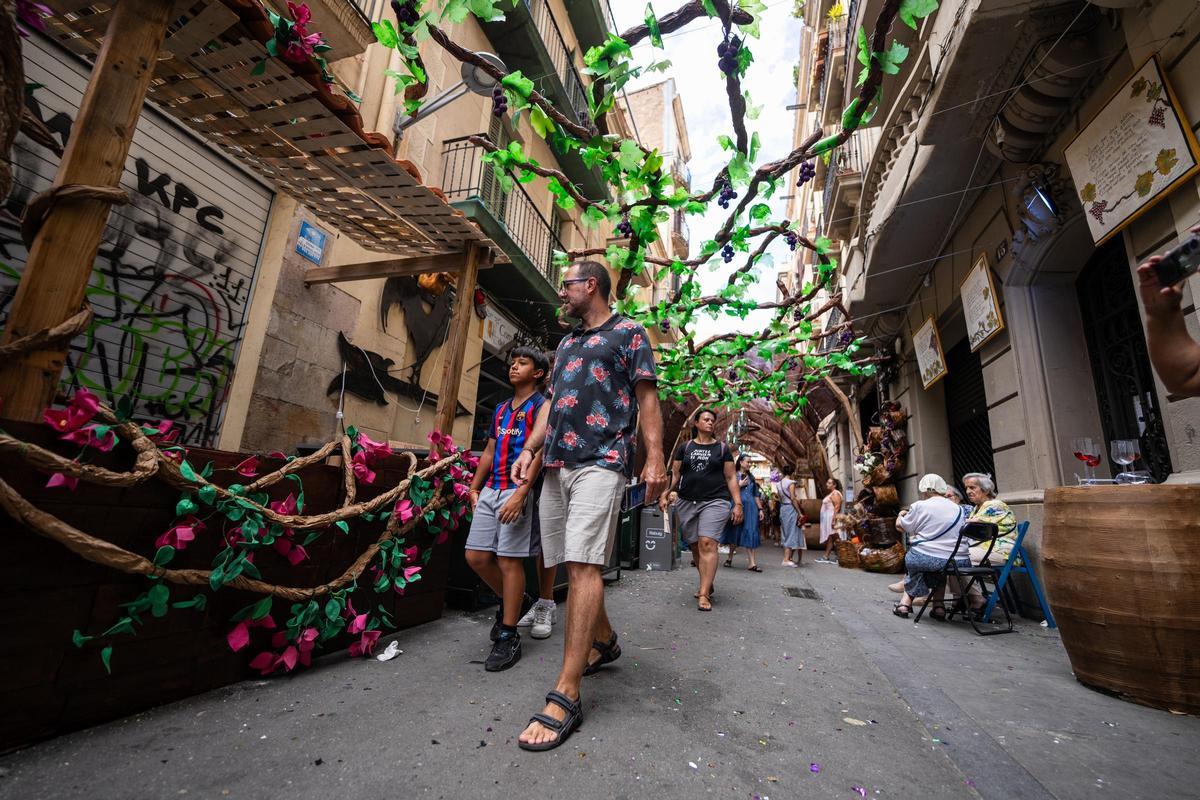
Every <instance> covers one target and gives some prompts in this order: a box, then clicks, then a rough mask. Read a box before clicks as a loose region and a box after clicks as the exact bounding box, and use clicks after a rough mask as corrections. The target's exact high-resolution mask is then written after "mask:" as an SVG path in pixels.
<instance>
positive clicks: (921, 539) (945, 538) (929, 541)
mask: <svg viewBox="0 0 1200 800" xmlns="http://www.w3.org/2000/svg"><path fill="white" fill-rule="evenodd" d="M917 488H918V489H919V490H920V492H921V499H920V500H918V501H917V502H915V503H913V504H912V506H911V507H910V508H909V509H908V510H907V511H906V512H904V513H903V514H902V515H901V516H900V517H899V518H898V519H897V520H896V527H897V528H900V529H901V530H902V531H904V532H905V533H907V534H908V552H907V553H905V554H904V592H903V594H902V595H901V597H900V602H898V603H896V605H895V606H893V607H892V613H893V614H895V615H896V616H897V617H905V618H907V617H908V615H909V614H911V613H912V604H913V598H917V597H926V596H927V595H929V593H930V590H929V585H928V584H927V583H926V573H928V572H939V571H941V569H942V567H943V566H945V564H946V560H947V559H949V558H954V559H955V561H956V562H957V563H959V564H960V565H961V566H964V567H965V566H968V565H969V564H968V560H967V554H966V553H965V552H959V551H957V550H956V548H957V546H958V531H959V529H960V528H961V527H962V526H963V524H964V523H965V522H966V521H967V514H966V510H965V509H963V508H962V507H961V506H959V505H958V504H957V503H955V502H954V501H952V500H948V499H946V496H945V495H946V489H947V487H946V482H945V481H944V480H942V478H941V476H939V475H932V474H930V475H925V476H924V477H922V478H921V482H920V483H919V484H918V485H917ZM945 591H946V587H945V584H943V585H942V586H940V587H939V588H938V591H937V593H936V596H935V597H932V598H930V600H929V601H928V602H929V603H930V606H931V610H930V612H929V614H930V616H932V617H933V618H934V619H938V620H944V619H945V618H946V607H945V604H944V602H943V598H944V596H945Z"/></svg>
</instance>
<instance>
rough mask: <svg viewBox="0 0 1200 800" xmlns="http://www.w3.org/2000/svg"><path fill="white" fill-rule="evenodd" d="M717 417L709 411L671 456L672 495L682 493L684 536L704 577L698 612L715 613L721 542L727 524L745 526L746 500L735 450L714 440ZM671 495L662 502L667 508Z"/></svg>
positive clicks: (680, 512)
mask: <svg viewBox="0 0 1200 800" xmlns="http://www.w3.org/2000/svg"><path fill="white" fill-rule="evenodd" d="M716 424H717V414H716V412H714V411H710V410H709V409H704V410H702V411H700V412H699V413H698V414H696V424H695V426H694V427H693V428H692V438H691V440H690V441H687V442H684V443H683V444H681V445H679V447H678V448H676V450H675V452H674V454H672V456H671V475H672V478H671V490H672V491H676V490H677V491H678V492H679V501H678V502H677V503H676V504H675V514H676V518H677V519H678V520H679V534H680V536H681V537H682V538H683V541H684V542H686V543H687V545H688V546H689V547H690V548H691V550H692V563H693V564H695V565H696V569H697V570H698V571H699V573H700V588H699V590H697V592H696V607H697V608H698V609H700V610H701V611H712V591H713V578H714V577H715V576H716V573H717V542H718V541H719V540H720V539H721V535H722V533H723V532H724V531H725V526H726V523H729V522H731V521H732V522H733V524H734V525H737V524H738V523H740V522H741V521H742V495H741V490H740V488H739V486H738V482H737V475H736V474H735V472H734V466H733V454H732V453H731V452H730V451H729V446H728V445H726V444H725V443H724V442H720V441H717V440H716V439H715V438H714V437H713V428H714V427H715V426H716ZM669 494H670V492H665V493H664V494H663V496H662V498H661V499H660V500H659V503H660V505H662V507H663V508H664V509H665V508H666V503H667V497H668V496H669Z"/></svg>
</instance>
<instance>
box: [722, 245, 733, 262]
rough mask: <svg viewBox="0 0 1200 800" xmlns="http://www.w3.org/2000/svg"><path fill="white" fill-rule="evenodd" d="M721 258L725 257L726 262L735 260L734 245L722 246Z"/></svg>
mask: <svg viewBox="0 0 1200 800" xmlns="http://www.w3.org/2000/svg"><path fill="white" fill-rule="evenodd" d="M721 258H723V259H725V263H726V264H728V263H729V262H730V261H733V245H731V244H727V245H725V246H724V247H722V248H721Z"/></svg>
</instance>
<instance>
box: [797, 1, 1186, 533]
mask: <svg viewBox="0 0 1200 800" xmlns="http://www.w3.org/2000/svg"><path fill="white" fill-rule="evenodd" d="M1109 5H1123V6H1126V7H1113V8H1109V7H1106V6H1109ZM831 6H832V4H831V3H829V2H822V3H819V4H818V3H812V4H810V5H809V7H808V8H807V9H806V14H808V15H809V16H808V17H807V21H809V23H810V24H811V26H812V28H813V32H814V35H813V42H812V50H811V51H809V53H807V54H805V57H807V58H810V59H811V61H812V63H813V64H814V65H815V68H814V69H811V70H810V71H809V72H808V73H807V74H806V73H805V72H804V70H800V71H799V72H800V76H799V80H800V81H801V82H804V81H806V79H807V80H810V81H811V82H809V83H808V84H807V89H808V93H807V99H808V106H807V108H805V109H803V112H804V113H805V115H806V116H805V118H804V120H803V121H804V123H805V124H816V125H821V126H823V127H824V128H825V129H826V130H827V131H832V130H835V129H836V127H835V126H837V125H838V124H839V120H840V115H841V109H842V108H843V107H844V105H845V102H846V99H847V98H848V97H850V96H852V95H851V93H852V92H853V87H854V79H855V77H856V74H857V54H856V47H857V44H856V36H855V32H856V31H857V30H858V28H859V26H865V28H866V29H867V30H868V31H869V30H871V29H872V27H873V25H874V20H875V17H876V16H877V14H878V11H879V8H880V7H881V6H882V3H881V2H878V0H867V1H866V2H863V0H859V2H851V3H850V4H848V5H847V6H845V7H844V8H843V9H841V14H840V15H839V14H835V15H834V19H832V20H831V19H830V14H829V9H830V8H831ZM1193 6H1194V4H1190V3H1187V2H1176V1H1175V0H1160V1H1159V2H1153V3H1149V4H1144V5H1142V6H1137V7H1132V6H1128V5H1127V4H1109V3H1104V4H1102V5H1099V4H1098V5H1082V6H1081V5H1080V4H1059V3H1026V4H1010V3H1003V2H987V1H986V0H984V1H983V2H964V3H959V4H955V3H943V4H942V6H941V8H940V9H939V10H938V11H937V12H936V13H935V14H934V15H933V16H930V17H929V18H928V19H926V20H924V21H923V22H921V23H920V24H919V26H918V29H917V30H915V31H914V30H911V29H909V28H908V27H906V26H904V25H902V24H900V23H897V24H896V25H894V26H893V28H892V32H893V35H895V36H896V38H897V39H898V40H899V41H901V42H902V43H904V44H905V45H906V46H908V47H909V48H910V50H911V55H910V56H909V58H908V60H907V62H906V63H905V64H904V66H903V68H902V69H901V72H900V74H899V75H898V76H896V77H895V78H889V79H888V80H887V81H885V83H884V93H885V94H884V102H883V105H882V107H881V108H880V110H879V112H878V113H877V114H876V116H875V117H874V119H873V120H872V122H871V124H870V126H869V127H867V128H864V129H862V130H860V131H858V132H857V133H856V134H855V135H854V136H852V137H851V139H850V140H849V141H848V142H847V143H846V145H844V146H843V147H842V148H839V151H838V152H836V153H835V154H834V155H833V157H832V158H831V159H830V162H829V164H828V165H825V164H822V165H820V166H819V167H818V175H817V178H816V180H814V181H813V183H814V188H813V190H812V191H811V192H810V193H809V197H808V202H809V205H808V207H807V208H806V209H805V210H806V211H807V212H808V214H809V217H808V219H809V220H810V222H811V223H812V224H811V226H810V229H809V230H810V233H811V234H812V235H817V234H824V235H827V236H829V237H830V238H831V239H833V240H834V242H835V249H836V250H837V252H838V253H839V254H840V263H841V266H842V268H841V270H840V273H839V287H838V288H839V290H840V291H841V292H842V293H843V295H844V297H845V300H846V303H847V308H848V310H849V311H850V313H851V315H852V316H853V317H854V318H855V319H856V320H857V322H858V328H859V329H860V330H861V331H862V332H864V333H866V334H867V335H868V336H869V337H870V341H871V344H872V345H873V347H874V348H875V351H876V352H877V353H879V354H884V355H890V356H891V357H892V359H893V363H894V369H891V370H885V371H884V376H885V377H883V378H881V379H871V380H868V381H864V382H862V383H859V384H857V385H852V386H847V387H846V388H847V389H848V392H849V393H850V394H851V397H852V399H853V401H854V408H855V410H856V412H857V415H858V417H859V422H860V424H862V425H864V426H865V425H868V424H869V423H870V418H871V416H872V415H873V414H874V413H875V410H876V409H877V408H878V404H879V402H880V401H881V399H885V398H886V399H894V400H898V401H899V402H901V403H902V404H904V406H905V407H906V408H907V409H908V410H909V411H910V413H911V414H912V418H911V420H910V421H909V439H910V441H911V442H912V443H913V449H912V450H911V451H910V453H909V458H908V468H907V470H906V474H905V475H904V476H903V478H902V480H901V481H900V482H899V483H900V487H901V493H902V499H903V500H904V501H905V502H910V501H912V500H914V499H915V498H916V482H917V480H918V479H919V476H920V475H921V474H923V473H925V472H937V473H940V474H942V475H945V476H946V477H947V478H950V477H951V476H953V477H954V478H956V479H957V478H960V477H961V475H962V474H964V473H966V472H976V471H977V472H988V473H991V474H993V475H994V476H995V478H996V482H997V485H998V488H999V491H1000V493H1001V497H1002V498H1003V499H1005V500H1007V501H1008V502H1009V503H1010V504H1011V505H1012V506H1013V507H1014V508H1015V509H1016V510H1017V512H1018V515H1019V516H1020V517H1021V518H1023V519H1031V520H1032V521H1033V522H1034V526H1033V529H1032V534H1031V536H1032V538H1033V544H1034V547H1035V548H1036V545H1037V538H1038V536H1039V535H1040V524H1039V523H1040V521H1041V502H1042V491H1043V490H1044V489H1046V488H1048V487H1053V486H1060V485H1065V484H1071V483H1074V482H1075V475H1076V474H1081V473H1082V471H1083V466H1082V464H1081V463H1080V462H1079V461H1077V460H1076V458H1075V456H1074V455H1073V453H1072V448H1071V446H1070V442H1071V440H1072V439H1074V438H1077V437H1089V438H1091V439H1092V440H1093V441H1095V442H1097V444H1098V446H1097V449H1098V450H1100V456H1101V464H1100V466H1099V467H1098V468H1097V472H1098V474H1100V475H1101V476H1106V475H1111V474H1113V473H1114V472H1115V471H1116V470H1118V469H1120V468H1121V466H1120V465H1119V464H1117V463H1116V462H1114V461H1113V460H1112V459H1111V458H1110V455H1109V445H1110V443H1111V442H1113V441H1115V440H1119V439H1135V440H1137V441H1138V442H1139V446H1140V450H1141V454H1142V457H1143V458H1142V460H1141V461H1140V462H1139V463H1138V464H1137V466H1138V467H1140V468H1143V469H1147V470H1149V471H1150V472H1151V473H1152V474H1153V475H1154V477H1155V478H1156V479H1158V480H1171V481H1192V480H1195V479H1196V478H1197V477H1198V476H1200V442H1197V434H1196V431H1197V429H1198V428H1200V400H1197V399H1194V398H1193V399H1188V398H1182V397H1176V396H1173V395H1171V394H1169V393H1168V392H1167V391H1166V390H1165V388H1164V387H1163V386H1162V384H1161V382H1160V381H1159V380H1158V378H1157V376H1155V375H1154V373H1153V370H1152V369H1151V368H1150V364H1149V360H1148V358H1147V356H1146V346H1145V334H1144V327H1143V322H1142V312H1141V308H1140V304H1139V300H1138V297H1137V293H1136V290H1135V280H1136V279H1135V277H1134V270H1135V269H1136V266H1137V264H1138V263H1139V262H1141V261H1143V260H1144V259H1145V258H1146V257H1147V256H1149V255H1151V254H1153V253H1156V252H1162V251H1163V250H1165V249H1167V248H1169V247H1171V246H1172V245H1174V244H1175V243H1177V242H1178V241H1179V240H1180V237H1182V236H1184V235H1186V231H1187V229H1188V228H1189V227H1190V226H1192V225H1194V224H1196V221H1197V218H1198V217H1200V191H1198V189H1197V182H1196V180H1195V179H1194V178H1187V179H1184V180H1180V181H1179V182H1177V183H1176V184H1175V185H1173V186H1172V187H1171V189H1170V191H1164V192H1162V193H1161V196H1160V197H1159V198H1158V202H1156V203H1154V204H1152V205H1148V206H1147V207H1146V208H1145V209H1144V210H1143V212H1142V213H1141V214H1140V215H1139V216H1137V217H1136V218H1135V219H1133V220H1132V222H1130V223H1128V224H1127V225H1126V227H1124V229H1123V230H1121V231H1120V232H1119V233H1117V234H1116V235H1113V236H1111V237H1110V238H1108V239H1107V240H1106V241H1103V242H1102V243H1100V244H1096V243H1095V241H1094V237H1093V236H1092V234H1091V232H1090V231H1089V226H1088V224H1087V217H1086V214H1087V212H1088V211H1089V210H1090V206H1089V207H1088V208H1085V204H1087V201H1085V200H1083V199H1082V197H1084V196H1086V193H1085V191H1084V190H1085V187H1084V186H1082V185H1077V181H1076V179H1075V176H1073V175H1072V173H1071V169H1070V166H1069V165H1068V163H1067V158H1066V155H1065V151H1066V150H1067V148H1068V146H1069V145H1070V144H1071V143H1072V141H1073V140H1075V138H1076V137H1077V136H1079V135H1080V133H1081V131H1084V130H1085V129H1086V128H1087V126H1088V125H1089V123H1090V122H1091V121H1092V120H1093V118H1094V117H1095V116H1096V114H1097V113H1098V112H1099V111H1101V110H1102V109H1104V108H1105V107H1106V106H1108V105H1109V104H1110V103H1112V102H1113V101H1114V93H1115V92H1116V91H1117V90H1118V89H1122V88H1126V85H1127V83H1128V81H1129V80H1130V78H1131V76H1132V75H1133V74H1134V73H1135V71H1137V70H1139V69H1141V68H1142V67H1143V66H1144V65H1145V64H1147V63H1149V62H1148V59H1153V61H1154V63H1157V64H1158V65H1160V68H1161V71H1162V75H1163V76H1164V77H1165V78H1166V79H1167V81H1169V82H1170V83H1172V84H1173V86H1174V91H1175V94H1176V96H1177V102H1178V108H1179V110H1180V112H1181V115H1182V120H1184V121H1185V122H1184V123H1183V124H1185V125H1186V126H1187V127H1188V128H1190V129H1191V130H1192V131H1194V130H1195V129H1196V128H1197V127H1198V126H1200V85H1198V84H1197V83H1196V81H1195V80H1194V76H1195V75H1196V74H1200V72H1198V68H1200V46H1198V45H1197V43H1198V41H1200V21H1198V20H1197V19H1196V18H1195V17H1194V14H1193V13H1192V12H1193V11H1194V7H1193ZM839 16H844V18H845V24H844V25H841V24H838V21H837V18H838V17H839ZM805 88H806V87H805V86H804V85H802V86H801V87H800V89H799V93H800V95H801V96H805ZM798 119H799V117H798ZM1081 182H1082V181H1079V182H1078V183H1081ZM980 264H983V265H984V267H983V269H984V270H986V274H987V276H988V277H990V282H991V285H992V286H993V287H994V291H995V297H996V299H997V305H998V307H999V311H1000V316H1001V319H1002V323H1003V328H1002V329H1001V330H999V331H998V332H996V333H995V334H994V335H992V336H991V337H990V338H988V339H987V340H986V341H985V342H982V343H979V342H974V343H973V342H972V341H971V338H972V337H971V335H970V334H969V332H968V330H967V323H966V312H965V311H964V303H963V299H962V295H961V291H962V287H963V283H964V281H965V280H966V279H967V277H968V275H970V274H972V271H973V270H976V269H977V268H978V265H980ZM975 274H976V275H978V274H980V273H978V272H976V273H975ZM1197 290H1200V281H1198V280H1197V279H1196V278H1192V279H1191V281H1190V284H1189V285H1187V286H1186V287H1185V299H1184V310H1185V313H1186V315H1187V321H1188V326H1189V329H1190V330H1191V331H1192V332H1193V333H1196V332H1197V331H1198V330H1200V324H1198V320H1197V317H1196V310H1195V300H1194V299H1193V298H1194V295H1195V292H1196V291H1197ZM930 324H932V325H933V326H934V327H935V328H936V330H937V332H938V336H939V338H940V343H941V347H942V350H943V352H944V362H945V363H944V367H945V370H944V376H942V377H940V378H938V379H936V380H935V381H934V382H933V383H929V382H928V381H927V380H922V375H921V372H920V370H919V368H918V363H917V358H916V344H920V345H921V346H924V345H925V344H926V343H925V342H924V341H922V342H918V343H914V334H915V333H916V332H917V331H919V330H925V331H928V330H930V328H929V327H928V326H929V325H930ZM926 377H928V376H926ZM825 434H826V445H827V451H828V452H830V454H831V455H833V454H834V453H835V452H836V453H837V455H838V458H837V459H836V460H835V459H833V458H831V464H839V463H840V464H841V470H842V477H843V478H844V479H845V480H846V481H847V483H850V482H851V481H852V480H853V479H854V478H856V477H857V475H855V474H854V471H853V469H852V468H851V467H852V462H851V460H850V458H849V457H848V455H849V454H848V453H847V450H848V443H849V439H848V437H847V435H846V431H845V420H844V419H843V420H836V419H831V420H829V421H828V424H827V426H825Z"/></svg>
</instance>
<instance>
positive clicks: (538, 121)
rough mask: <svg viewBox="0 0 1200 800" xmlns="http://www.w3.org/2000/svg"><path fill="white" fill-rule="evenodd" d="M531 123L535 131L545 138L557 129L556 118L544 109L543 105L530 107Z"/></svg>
mask: <svg viewBox="0 0 1200 800" xmlns="http://www.w3.org/2000/svg"><path fill="white" fill-rule="evenodd" d="M529 124H530V125H531V126H532V127H533V132H534V133H536V134H537V135H538V136H540V137H541V138H543V139H545V138H546V135H547V134H548V133H551V132H552V131H554V130H556V126H555V124H554V120H552V119H550V117H548V116H547V115H546V112H545V111H542V108H541V106H530V107H529Z"/></svg>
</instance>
